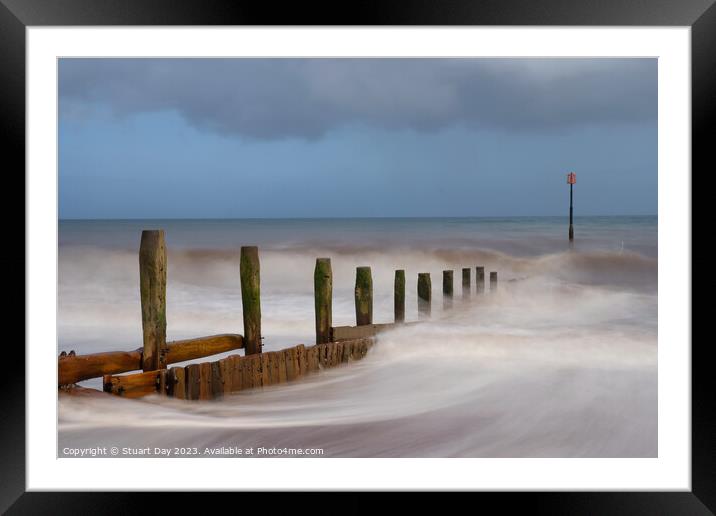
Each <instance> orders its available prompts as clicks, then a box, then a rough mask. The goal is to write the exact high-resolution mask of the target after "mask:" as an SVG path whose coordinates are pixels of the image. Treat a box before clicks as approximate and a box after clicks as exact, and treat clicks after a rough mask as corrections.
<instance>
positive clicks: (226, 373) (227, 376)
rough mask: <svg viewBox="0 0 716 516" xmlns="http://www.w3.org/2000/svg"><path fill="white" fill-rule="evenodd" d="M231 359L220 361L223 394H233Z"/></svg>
mask: <svg viewBox="0 0 716 516" xmlns="http://www.w3.org/2000/svg"><path fill="white" fill-rule="evenodd" d="M230 366H231V357H226V358H222V359H221V360H219V369H221V381H222V383H223V394H224V395H225V394H228V393H230V392H231V367H230Z"/></svg>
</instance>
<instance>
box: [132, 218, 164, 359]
mask: <svg viewBox="0 0 716 516" xmlns="http://www.w3.org/2000/svg"><path fill="white" fill-rule="evenodd" d="M139 294H140V298H141V304H142V334H143V340H144V349H143V352H142V369H143V370H144V371H154V370H156V369H165V368H166V367H167V250H166V245H165V243H164V230H163V229H160V230H156V231H142V239H141V243H140V245H139Z"/></svg>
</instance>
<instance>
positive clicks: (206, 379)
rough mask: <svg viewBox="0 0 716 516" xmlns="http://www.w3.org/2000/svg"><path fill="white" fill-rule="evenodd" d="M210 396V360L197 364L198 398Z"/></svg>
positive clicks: (204, 398)
mask: <svg viewBox="0 0 716 516" xmlns="http://www.w3.org/2000/svg"><path fill="white" fill-rule="evenodd" d="M211 398H212V396H211V362H202V363H201V364H199V399H200V400H210V399H211Z"/></svg>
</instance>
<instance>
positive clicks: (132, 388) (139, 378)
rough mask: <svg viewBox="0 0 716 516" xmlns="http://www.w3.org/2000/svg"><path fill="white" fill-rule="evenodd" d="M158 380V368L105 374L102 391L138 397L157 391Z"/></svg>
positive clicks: (159, 377) (159, 379) (159, 376)
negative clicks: (132, 372) (115, 374)
mask: <svg viewBox="0 0 716 516" xmlns="http://www.w3.org/2000/svg"><path fill="white" fill-rule="evenodd" d="M164 371H165V370H164ZM160 382H161V371H160V370H158V371H147V372H145V373H136V374H127V375H122V376H113V375H111V374H106V375H104V377H103V379H102V384H103V390H104V392H109V393H111V394H116V395H117V396H122V397H123V398H140V397H142V396H146V395H147V394H152V393H154V392H158V391H159V384H160Z"/></svg>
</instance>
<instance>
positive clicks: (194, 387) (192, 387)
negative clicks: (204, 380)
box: [184, 364, 201, 400]
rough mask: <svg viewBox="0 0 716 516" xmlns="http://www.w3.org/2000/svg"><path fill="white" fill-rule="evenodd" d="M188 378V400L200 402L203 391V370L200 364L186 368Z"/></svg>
mask: <svg viewBox="0 0 716 516" xmlns="http://www.w3.org/2000/svg"><path fill="white" fill-rule="evenodd" d="M184 375H185V378H186V380H185V381H186V399H188V400H198V399H199V395H200V391H201V370H200V366H199V364H189V365H188V366H186V367H185V368H184Z"/></svg>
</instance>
